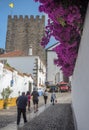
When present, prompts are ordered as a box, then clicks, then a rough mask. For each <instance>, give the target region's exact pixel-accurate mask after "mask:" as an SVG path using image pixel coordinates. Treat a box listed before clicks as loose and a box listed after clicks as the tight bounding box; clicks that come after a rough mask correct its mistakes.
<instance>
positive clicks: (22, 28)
mask: <svg viewBox="0 0 89 130" xmlns="http://www.w3.org/2000/svg"><path fill="white" fill-rule="evenodd" d="M44 27H45V16H42V17H41V18H40V17H39V16H36V17H34V16H33V15H31V16H30V18H29V17H28V16H27V15H26V16H24V17H23V16H22V15H20V16H17V15H14V16H13V17H12V16H11V15H9V16H8V26H7V35H6V52H10V51H14V50H21V51H23V52H24V53H25V55H29V48H30V47H32V55H35V56H36V55H37V56H39V57H40V58H41V60H42V61H45V50H44V49H43V47H42V46H41V45H40V42H41V39H42V37H43V35H44Z"/></svg>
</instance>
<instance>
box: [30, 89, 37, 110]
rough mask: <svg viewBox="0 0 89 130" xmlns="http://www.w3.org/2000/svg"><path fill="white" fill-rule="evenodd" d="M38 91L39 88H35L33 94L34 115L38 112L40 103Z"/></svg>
mask: <svg viewBox="0 0 89 130" xmlns="http://www.w3.org/2000/svg"><path fill="white" fill-rule="evenodd" d="M36 89H37V88H36V87H35V88H34V89H33V92H32V94H31V96H32V97H33V98H32V99H33V104H34V113H35V112H37V111H38V102H39V99H38V97H39V93H38V92H37V90H36Z"/></svg>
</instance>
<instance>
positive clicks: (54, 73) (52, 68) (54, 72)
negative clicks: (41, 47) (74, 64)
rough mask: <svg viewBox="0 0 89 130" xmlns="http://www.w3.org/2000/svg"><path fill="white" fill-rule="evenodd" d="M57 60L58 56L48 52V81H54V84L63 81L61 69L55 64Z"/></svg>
mask: <svg viewBox="0 0 89 130" xmlns="http://www.w3.org/2000/svg"><path fill="white" fill-rule="evenodd" d="M56 58H57V54H56V53H55V52H54V51H47V81H52V82H53V83H54V84H55V82H56V83H57V82H60V81H62V80H63V75H62V72H61V71H60V68H59V67H57V66H56V65H55V64H54V59H56ZM58 73H59V75H58Z"/></svg>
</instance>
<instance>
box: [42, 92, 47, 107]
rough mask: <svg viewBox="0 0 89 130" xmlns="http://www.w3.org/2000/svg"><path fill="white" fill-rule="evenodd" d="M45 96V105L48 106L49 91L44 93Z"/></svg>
mask: <svg viewBox="0 0 89 130" xmlns="http://www.w3.org/2000/svg"><path fill="white" fill-rule="evenodd" d="M43 96H44V103H45V105H46V104H47V99H48V92H47V90H45V91H44V94H43Z"/></svg>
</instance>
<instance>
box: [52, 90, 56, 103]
mask: <svg viewBox="0 0 89 130" xmlns="http://www.w3.org/2000/svg"><path fill="white" fill-rule="evenodd" d="M55 99H56V94H55V92H54V90H53V91H52V94H51V102H52V104H53V105H54V103H55Z"/></svg>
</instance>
